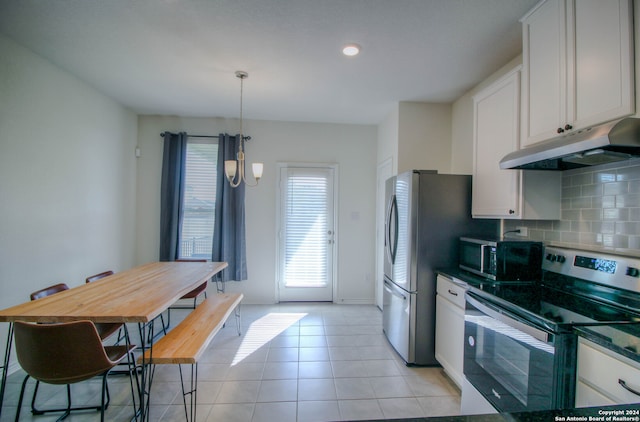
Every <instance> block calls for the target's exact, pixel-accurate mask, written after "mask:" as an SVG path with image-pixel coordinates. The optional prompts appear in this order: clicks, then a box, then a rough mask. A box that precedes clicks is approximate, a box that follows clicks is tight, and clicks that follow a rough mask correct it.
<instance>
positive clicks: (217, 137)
mask: <svg viewBox="0 0 640 422" xmlns="http://www.w3.org/2000/svg"><path fill="white" fill-rule="evenodd" d="M165 133H167V132H162V133H161V134H160V136H161V137H163V138H164V134H165ZM168 133H171V132H168ZM187 136H188V137H189V138H215V139H220V136H218V135H189V134H187Z"/></svg>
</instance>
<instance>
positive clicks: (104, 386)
mask: <svg viewBox="0 0 640 422" xmlns="http://www.w3.org/2000/svg"><path fill="white" fill-rule="evenodd" d="M107 374H108V372H105V374H104V375H103V376H102V400H101V401H100V421H101V422H104V410H105V409H106V408H107V406H108V405H109V401H110V397H109V387H108V385H107ZM105 392H106V396H107V403H106V404H105V401H104V398H105V397H104V396H105Z"/></svg>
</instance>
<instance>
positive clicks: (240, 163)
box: [224, 70, 263, 188]
mask: <svg viewBox="0 0 640 422" xmlns="http://www.w3.org/2000/svg"><path fill="white" fill-rule="evenodd" d="M248 77H249V74H248V73H247V72H245V71H242V70H238V71H236V78H238V79H240V135H239V137H240V139H239V140H238V141H239V142H238V153H237V156H236V157H237V159H236V160H225V162H224V172H225V174H226V175H227V180H228V181H229V184H230V185H231V187H232V188H237V187H238V186H240V184H241V183H244V184H246V185H247V186H257V185H258V182H259V180H260V178H261V177H262V169H263V164H262V163H252V164H251V169H252V171H253V178H254V179H255V180H256V182H255V184H249V183H247V179H246V177H245V169H244V143H245V141H249V140H251V136H244V134H243V131H242V93H243V92H242V90H243V83H244V80H245V79H246V78H248Z"/></svg>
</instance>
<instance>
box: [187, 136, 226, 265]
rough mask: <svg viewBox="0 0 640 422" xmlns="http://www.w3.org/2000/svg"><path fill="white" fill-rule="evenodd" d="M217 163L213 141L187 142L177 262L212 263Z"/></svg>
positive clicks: (216, 146)
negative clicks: (198, 261) (188, 259)
mask: <svg viewBox="0 0 640 422" xmlns="http://www.w3.org/2000/svg"><path fill="white" fill-rule="evenodd" d="M217 163H218V144H217V141H216V140H210V139H207V140H200V139H197V140H191V139H190V140H189V141H188V142H187V156H186V161H185V168H186V170H185V191H184V197H183V203H182V210H183V215H182V222H181V224H182V232H181V238H180V248H179V251H178V253H179V256H180V258H206V259H211V248H212V243H213V223H214V220H215V206H216V179H217Z"/></svg>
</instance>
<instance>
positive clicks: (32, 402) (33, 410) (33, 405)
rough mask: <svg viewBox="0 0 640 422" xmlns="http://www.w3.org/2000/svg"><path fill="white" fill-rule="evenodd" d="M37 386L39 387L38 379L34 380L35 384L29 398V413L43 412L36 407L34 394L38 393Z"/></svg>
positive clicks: (39, 413)
mask: <svg viewBox="0 0 640 422" xmlns="http://www.w3.org/2000/svg"><path fill="white" fill-rule="evenodd" d="M38 387H40V381H38V380H36V386H35V387H34V388H33V397H32V398H31V413H32V414H34V415H42V414H44V412H42V411H40V410H38V409H37V408H36V396H37V395H38Z"/></svg>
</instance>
